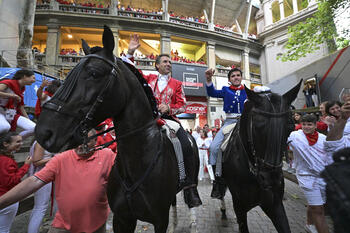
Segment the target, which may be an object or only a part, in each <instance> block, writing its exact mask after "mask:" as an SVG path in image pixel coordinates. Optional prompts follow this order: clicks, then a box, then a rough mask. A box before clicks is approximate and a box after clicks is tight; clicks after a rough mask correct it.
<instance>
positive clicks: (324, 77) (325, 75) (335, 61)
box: [320, 47, 349, 86]
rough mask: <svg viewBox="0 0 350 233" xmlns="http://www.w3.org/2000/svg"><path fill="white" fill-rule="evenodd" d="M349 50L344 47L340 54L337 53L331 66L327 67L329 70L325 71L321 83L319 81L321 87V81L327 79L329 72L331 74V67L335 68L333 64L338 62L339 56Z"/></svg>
mask: <svg viewBox="0 0 350 233" xmlns="http://www.w3.org/2000/svg"><path fill="white" fill-rule="evenodd" d="M347 48H349V47H345V48H343V49H342V50H340V52H339V53H338V55H337V57H336V58H335V60H334V61H333V63H332V65H331V66H330V67H329V69H328V70H327V72H326V73H325V74H324V75H323V77H322V79H321V81H320V86H321V85H322V83H323V81H324V80H325V79H326V78H327V76H328V74H329V72H331V70H332V69H333V67H334V66H335V64H336V63H337V62H338V60H339V58H340V57H341V55H342V54H343V53H344V51H345V50H346V49H347Z"/></svg>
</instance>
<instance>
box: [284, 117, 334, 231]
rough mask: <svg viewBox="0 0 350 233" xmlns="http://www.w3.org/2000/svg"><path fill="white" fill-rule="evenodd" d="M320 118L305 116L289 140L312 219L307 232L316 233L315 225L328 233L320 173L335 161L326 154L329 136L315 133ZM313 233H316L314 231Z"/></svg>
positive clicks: (323, 183) (323, 186) (300, 185)
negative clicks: (299, 127)
mask: <svg viewBox="0 0 350 233" xmlns="http://www.w3.org/2000/svg"><path fill="white" fill-rule="evenodd" d="M316 122H317V117H316V116H315V115H312V114H306V115H304V116H302V118H301V125H302V126H301V127H302V129H301V130H298V131H293V132H292V133H291V134H290V136H289V138H288V142H289V147H290V149H291V150H292V151H293V154H294V162H295V168H296V176H297V179H298V183H299V187H300V188H301V189H302V190H303V192H304V195H305V197H306V200H307V202H308V208H307V214H308V216H310V217H311V219H309V220H311V222H308V223H307V225H306V228H308V229H309V230H310V231H311V232H315V231H314V230H313V229H312V228H313V227H312V226H311V224H314V225H315V226H316V229H317V231H318V232H319V233H328V232H329V230H328V226H327V223H326V219H325V215H324V206H323V205H324V204H325V202H326V196H325V195H326V194H325V191H326V183H325V182H324V180H323V178H321V176H320V173H321V172H322V171H323V170H324V168H325V166H327V165H329V164H330V163H332V157H331V156H330V155H329V154H327V153H326V152H325V149H324V142H325V141H326V136H325V135H323V134H320V133H318V132H317V131H316ZM312 230H313V231H312Z"/></svg>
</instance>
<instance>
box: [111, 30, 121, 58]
mask: <svg viewBox="0 0 350 233" xmlns="http://www.w3.org/2000/svg"><path fill="white" fill-rule="evenodd" d="M110 28H111V30H112V32H113V37H114V49H113V54H114V55H115V56H117V57H119V28H118V27H115V26H111V27H110Z"/></svg>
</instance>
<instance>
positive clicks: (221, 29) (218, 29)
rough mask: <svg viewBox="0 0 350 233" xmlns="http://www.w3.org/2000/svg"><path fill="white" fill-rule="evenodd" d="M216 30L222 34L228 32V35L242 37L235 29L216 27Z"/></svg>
mask: <svg viewBox="0 0 350 233" xmlns="http://www.w3.org/2000/svg"><path fill="white" fill-rule="evenodd" d="M214 31H216V32H219V33H222V34H226V35H228V36H234V37H242V36H241V34H239V33H237V32H233V31H229V30H226V29H223V28H220V27H216V26H215V27H214Z"/></svg>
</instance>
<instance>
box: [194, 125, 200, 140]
mask: <svg viewBox="0 0 350 233" xmlns="http://www.w3.org/2000/svg"><path fill="white" fill-rule="evenodd" d="M200 131H201V127H200V126H199V125H198V126H197V127H196V130H194V131H193V132H192V137H193V138H194V140H196V141H197V139H198V138H199V137H200Z"/></svg>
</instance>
